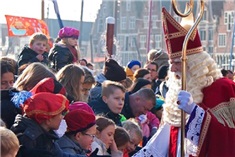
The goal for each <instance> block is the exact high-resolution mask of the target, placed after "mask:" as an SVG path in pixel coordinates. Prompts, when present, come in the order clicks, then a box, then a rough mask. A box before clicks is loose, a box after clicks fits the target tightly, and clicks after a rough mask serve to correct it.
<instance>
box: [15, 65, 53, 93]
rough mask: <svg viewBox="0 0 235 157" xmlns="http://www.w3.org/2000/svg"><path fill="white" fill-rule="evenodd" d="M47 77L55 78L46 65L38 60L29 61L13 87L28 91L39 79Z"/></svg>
mask: <svg viewBox="0 0 235 157" xmlns="http://www.w3.org/2000/svg"><path fill="white" fill-rule="evenodd" d="M47 77H52V78H54V79H55V75H54V74H53V73H52V71H51V70H50V69H49V68H48V67H46V66H45V65H43V64H42V63H38V62H35V63H31V64H29V65H28V66H27V67H26V68H25V69H24V71H23V72H22V74H21V75H20V76H19V77H18V78H17V80H16V82H15V84H14V87H15V88H16V89H18V90H27V91H29V90H31V89H32V88H33V87H34V86H35V85H36V84H37V83H38V82H39V81H41V80H42V79H44V78H47Z"/></svg>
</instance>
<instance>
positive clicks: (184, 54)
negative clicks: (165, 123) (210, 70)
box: [171, 0, 205, 157]
mask: <svg viewBox="0 0 235 157" xmlns="http://www.w3.org/2000/svg"><path fill="white" fill-rule="evenodd" d="M171 3H172V7H173V10H174V12H175V13H176V14H177V15H178V16H180V17H188V16H189V15H190V14H191V13H192V11H193V7H194V2H193V0H190V2H189V3H187V4H186V5H187V6H186V8H188V9H187V10H186V13H181V12H180V11H179V10H178V9H177V6H176V0H172V1H171ZM204 5H205V4H204V1H203V0H200V12H199V14H198V17H197V19H196V21H195V22H194V24H193V25H192V27H191V28H190V29H189V31H188V33H187V35H186V37H185V39H184V43H183V48H182V58H181V60H182V80H181V81H182V86H181V88H182V90H186V61H187V56H186V51H187V45H188V40H189V38H190V36H191V35H192V33H193V32H194V31H195V30H196V29H197V26H198V24H199V22H200V21H201V19H202V16H203V12H204ZM184 136H185V112H184V111H183V110H181V157H184V156H185V148H184V147H185V146H184Z"/></svg>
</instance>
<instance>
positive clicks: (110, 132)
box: [91, 116, 123, 157]
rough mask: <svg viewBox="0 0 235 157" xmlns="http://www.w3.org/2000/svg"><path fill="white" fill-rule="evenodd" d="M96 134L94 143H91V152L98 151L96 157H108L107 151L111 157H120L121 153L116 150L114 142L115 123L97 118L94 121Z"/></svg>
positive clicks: (103, 118) (100, 117)
mask: <svg viewBox="0 0 235 157" xmlns="http://www.w3.org/2000/svg"><path fill="white" fill-rule="evenodd" d="M96 125H97V128H96V130H97V132H96V137H95V139H94V142H93V143H92V145H91V147H92V151H95V150H96V149H97V148H98V149H99V150H98V152H97V155H110V153H109V152H108V149H109V148H110V150H111V156H112V157H122V155H123V153H122V152H121V151H119V150H118V149H117V146H116V143H115V141H114V133H115V123H114V122H113V121H112V120H111V119H108V118H105V117H102V116H99V117H97V119H96Z"/></svg>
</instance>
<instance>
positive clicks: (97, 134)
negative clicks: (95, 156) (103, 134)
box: [96, 129, 100, 138]
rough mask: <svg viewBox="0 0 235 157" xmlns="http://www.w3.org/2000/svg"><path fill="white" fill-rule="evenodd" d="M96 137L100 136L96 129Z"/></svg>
mask: <svg viewBox="0 0 235 157" xmlns="http://www.w3.org/2000/svg"><path fill="white" fill-rule="evenodd" d="M96 137H97V138H100V131H99V130H97V129H96Z"/></svg>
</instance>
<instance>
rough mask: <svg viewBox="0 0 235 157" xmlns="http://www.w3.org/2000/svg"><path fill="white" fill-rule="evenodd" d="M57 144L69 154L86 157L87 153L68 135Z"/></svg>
mask: <svg viewBox="0 0 235 157" xmlns="http://www.w3.org/2000/svg"><path fill="white" fill-rule="evenodd" d="M57 143H58V144H59V146H60V148H61V149H62V150H63V151H64V152H67V153H70V154H81V155H86V151H85V150H83V149H82V148H81V146H80V145H79V144H78V143H77V142H76V141H74V140H72V139H71V138H69V137H68V136H67V135H63V136H62V137H61V138H60V139H59V140H58V141H57Z"/></svg>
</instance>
